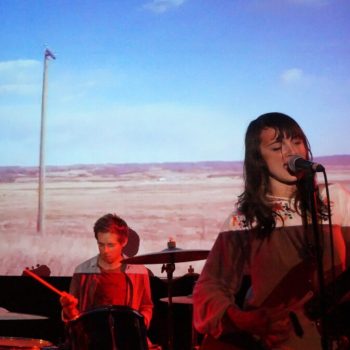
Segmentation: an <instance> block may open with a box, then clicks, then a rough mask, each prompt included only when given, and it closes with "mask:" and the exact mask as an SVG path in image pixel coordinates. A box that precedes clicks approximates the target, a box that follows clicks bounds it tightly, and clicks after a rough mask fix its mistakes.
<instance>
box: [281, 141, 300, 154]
mask: <svg viewBox="0 0 350 350" xmlns="http://www.w3.org/2000/svg"><path fill="white" fill-rule="evenodd" d="M282 151H283V156H285V157H288V156H292V155H295V154H298V152H297V148H296V147H295V145H293V143H292V142H290V141H285V142H284V143H283V145H282Z"/></svg>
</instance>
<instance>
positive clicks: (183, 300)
mask: <svg viewBox="0 0 350 350" xmlns="http://www.w3.org/2000/svg"><path fill="white" fill-rule="evenodd" d="M159 300H160V301H164V302H166V303H168V302H169V298H168V297H166V298H160V299H159ZM171 301H172V303H173V304H189V305H191V304H193V298H192V294H190V295H181V296H177V297H172V298H171Z"/></svg>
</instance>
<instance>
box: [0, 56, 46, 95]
mask: <svg viewBox="0 0 350 350" xmlns="http://www.w3.org/2000/svg"><path fill="white" fill-rule="evenodd" d="M41 69H42V68H41V64H40V62H39V61H36V60H14V61H3V62H0V94H1V95H4V94H20V95H23V94H25V95H26V94H32V93H35V92H37V91H38V89H40V80H41V77H42V73H40V70H41Z"/></svg>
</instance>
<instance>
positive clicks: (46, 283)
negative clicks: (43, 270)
mask: <svg viewBox="0 0 350 350" xmlns="http://www.w3.org/2000/svg"><path fill="white" fill-rule="evenodd" d="M23 273H25V274H27V275H28V276H30V277H33V278H34V279H36V280H37V281H38V282H40V283H41V284H43V285H44V286H45V287H47V288H49V289H51V290H52V291H53V292H55V293H56V294H58V295H59V296H63V292H61V291H60V290H58V289H57V288H56V287H54V286H53V285H52V284H50V283H48V282H46V281H45V280H43V279H42V278H41V277H39V276H38V275H37V274H35V273H34V272H32V271H30V270H29V269H28V268H27V269H24V271H23Z"/></svg>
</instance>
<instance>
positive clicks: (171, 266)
mask: <svg viewBox="0 0 350 350" xmlns="http://www.w3.org/2000/svg"><path fill="white" fill-rule="evenodd" d="M164 271H166V274H167V280H168V350H173V349H174V328H173V296H172V289H173V288H172V283H173V274H174V271H175V263H174V262H171V263H167V264H163V266H162V272H164Z"/></svg>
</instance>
